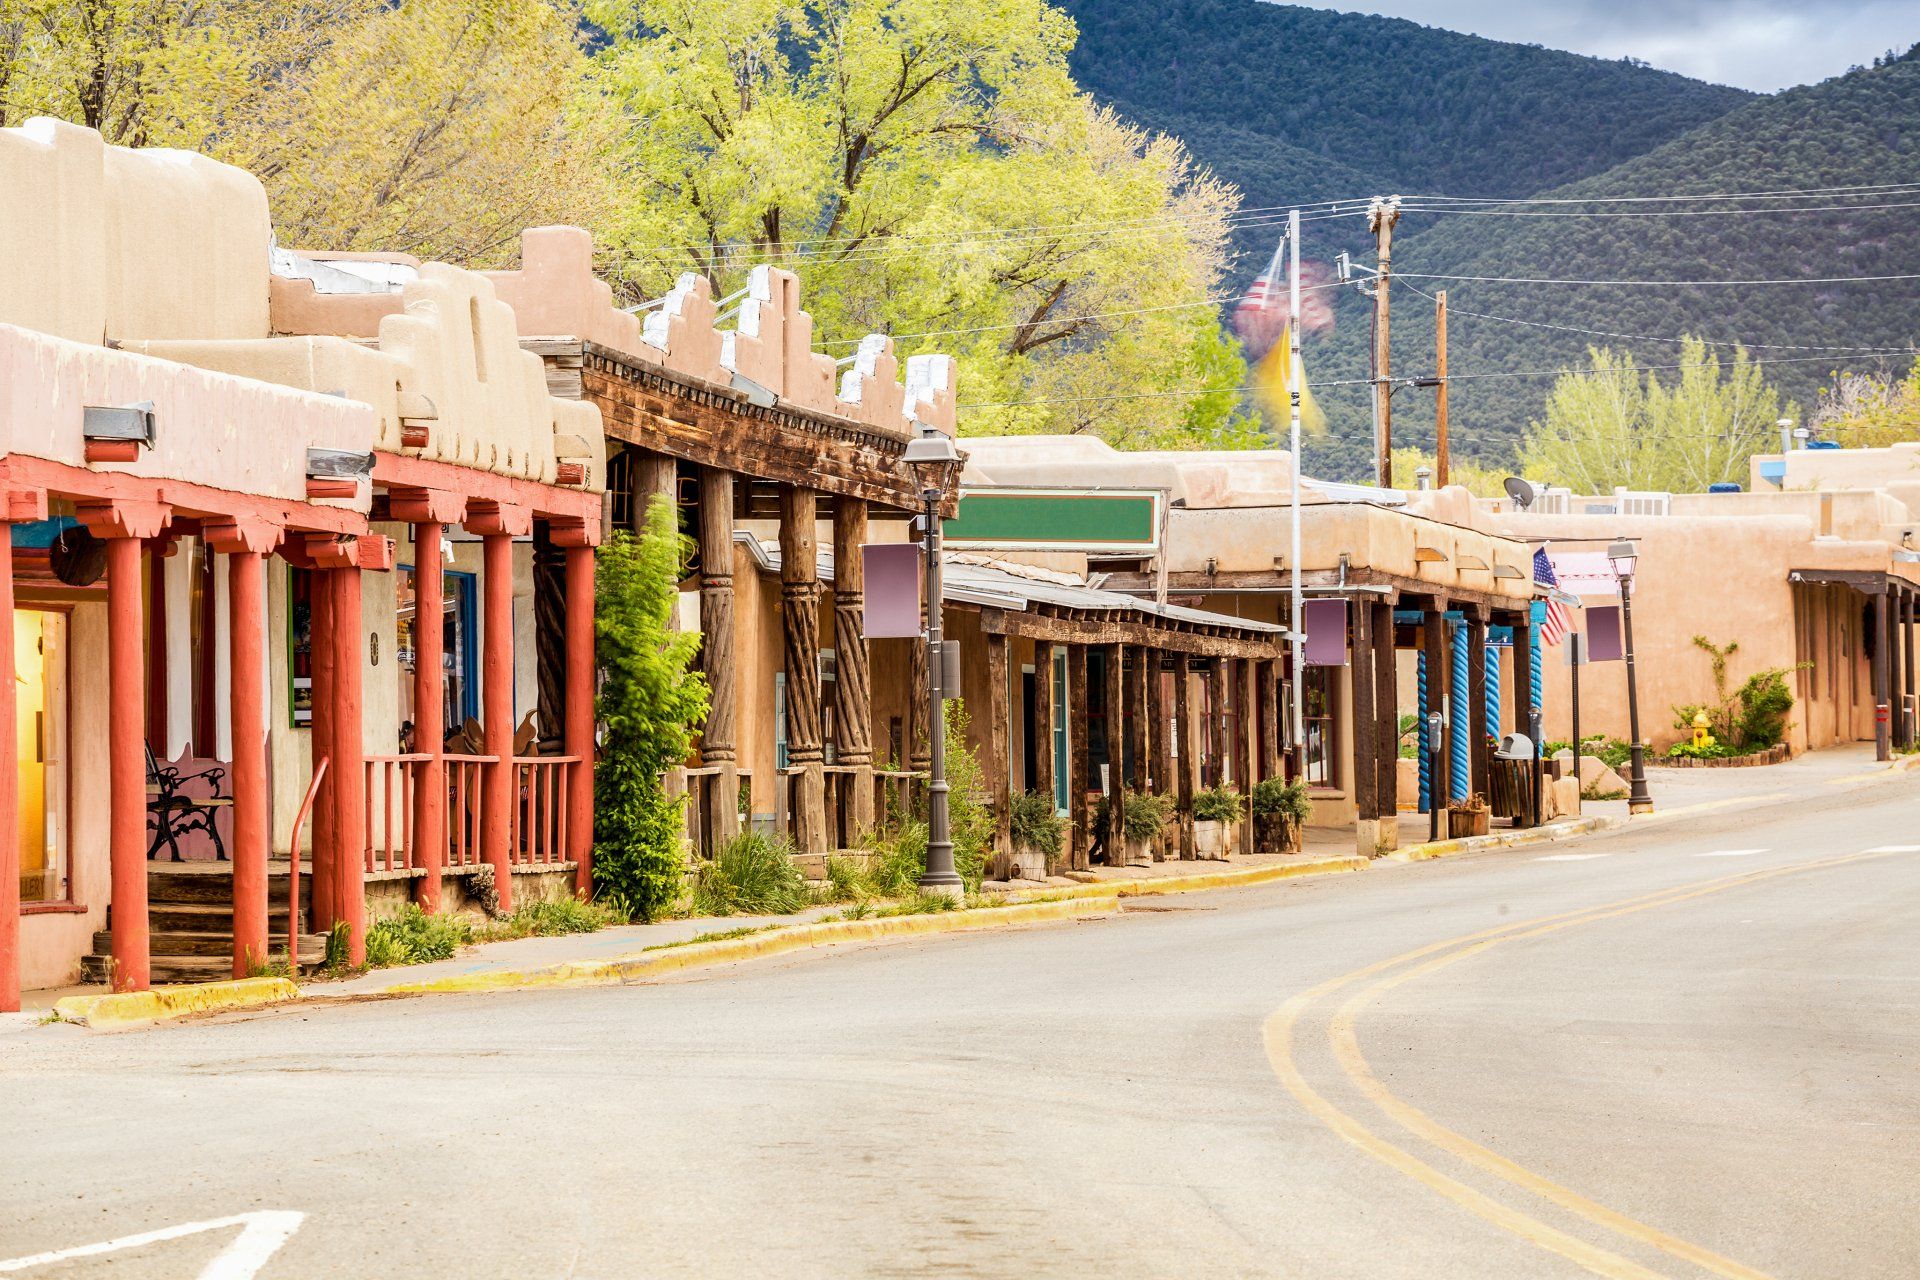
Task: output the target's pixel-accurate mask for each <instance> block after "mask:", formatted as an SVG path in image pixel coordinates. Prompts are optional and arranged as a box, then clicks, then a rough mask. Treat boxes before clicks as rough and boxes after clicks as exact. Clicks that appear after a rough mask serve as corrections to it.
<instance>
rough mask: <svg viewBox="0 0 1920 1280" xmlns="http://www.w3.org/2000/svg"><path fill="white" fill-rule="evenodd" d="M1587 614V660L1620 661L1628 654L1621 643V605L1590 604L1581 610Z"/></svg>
mask: <svg viewBox="0 0 1920 1280" xmlns="http://www.w3.org/2000/svg"><path fill="white" fill-rule="evenodd" d="M1581 612H1582V613H1584V614H1586V615H1587V661H1588V662H1618V661H1620V659H1621V658H1623V657H1625V656H1626V648H1625V646H1623V645H1622V644H1621V643H1620V606H1619V605H1617V604H1597V605H1596V604H1590V605H1588V606H1587V607H1586V608H1585V609H1583V610H1581Z"/></svg>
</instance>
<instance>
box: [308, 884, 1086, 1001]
mask: <svg viewBox="0 0 1920 1280" xmlns="http://www.w3.org/2000/svg"><path fill="white" fill-rule="evenodd" d="M1113 910H1114V902H1113V895H1112V894H1105V895H1101V896H1099V897H1078V898H1060V899H1056V900H1051V901H1045V902H1026V903H1019V904H1016V905H1014V906H1008V907H977V908H973V909H971V910H960V911H941V912H932V913H928V914H925V915H913V916H882V917H879V918H877V919H870V920H827V921H822V922H820V923H818V924H800V925H793V926H790V927H786V928H781V927H775V928H772V929H769V930H767V931H766V932H765V933H758V934H753V935H751V936H749V937H744V938H724V939H719V940H716V941H713V942H694V943H688V944H686V945H684V946H668V947H661V948H659V949H657V950H653V951H641V952H636V953H633V954H631V955H625V956H614V957H612V958H610V959H606V960H583V961H572V962H569V963H566V964H556V965H547V966H544V967H542V968H538V969H500V970H494V971H491V972H487V973H469V974H460V975H457V976H454V977H449V978H439V979H435V980H433V981H431V982H400V983H395V984H394V985H393V986H391V987H387V988H385V989H383V990H381V991H378V992H366V993H363V994H366V995H436V994H438V995H445V994H458V993H471V992H480V991H520V990H529V989H534V988H549V987H581V986H602V985H608V984H615V983H623V982H638V981H643V980H645V979H648V978H658V977H663V976H665V975H667V974H673V973H684V972H686V971H688V970H690V969H705V968H708V967H711V966H713V965H720V964H733V963H735V962H737V961H741V960H754V959H759V958H763V957H766V956H777V955H784V954H786V953H787V952H790V951H804V950H808V949H809V948H812V947H821V946H831V945H833V944H835V943H842V942H876V941H880V940H883V939H887V938H912V937H924V936H926V935H929V934H937V933H961V932H967V931H970V930H975V929H995V928H1001V927H1004V926H1007V925H1021V924H1046V923H1050V922H1053V921H1057V920H1073V919H1080V918H1084V917H1089V916H1097V915H1104V914H1107V913H1109V912H1111V911H1113ZM314 995H315V996H316V997H320V998H324V996H323V994H322V993H319V992H316V993H314Z"/></svg>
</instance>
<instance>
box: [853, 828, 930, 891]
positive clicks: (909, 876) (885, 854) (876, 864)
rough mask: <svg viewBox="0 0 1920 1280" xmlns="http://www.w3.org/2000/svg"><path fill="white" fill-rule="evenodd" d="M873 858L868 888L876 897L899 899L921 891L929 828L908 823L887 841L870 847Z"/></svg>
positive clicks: (868, 868) (868, 871) (872, 842)
mask: <svg viewBox="0 0 1920 1280" xmlns="http://www.w3.org/2000/svg"><path fill="white" fill-rule="evenodd" d="M868 847H869V849H871V850H872V852H873V855H874V856H873V858H872V860H871V861H870V862H868V863H867V885H868V887H869V888H870V889H871V891H872V892H873V893H874V894H875V896H877V897H882V898H897V897H899V896H900V895H902V894H907V893H914V892H917V891H918V886H919V884H920V875H921V873H922V872H924V871H925V870H926V869H927V824H926V823H924V822H907V823H903V824H901V825H900V826H899V827H898V828H896V829H895V830H894V832H893V834H892V835H891V836H889V837H887V838H885V839H876V840H873V841H871V842H870V843H869V845H868Z"/></svg>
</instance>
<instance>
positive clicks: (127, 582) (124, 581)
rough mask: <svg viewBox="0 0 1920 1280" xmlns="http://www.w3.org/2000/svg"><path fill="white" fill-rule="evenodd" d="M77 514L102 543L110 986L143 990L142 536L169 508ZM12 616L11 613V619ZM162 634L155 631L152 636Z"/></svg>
mask: <svg viewBox="0 0 1920 1280" xmlns="http://www.w3.org/2000/svg"><path fill="white" fill-rule="evenodd" d="M77 510H78V513H79V516H80V519H81V520H83V521H85V522H86V525H87V527H88V528H89V529H91V530H92V531H93V533H94V534H95V535H96V536H98V537H101V538H104V539H105V540H106V543H107V702H108V713H107V789H108V796H109V803H108V833H109V834H108V851H109V852H108V856H109V858H110V859H111V864H112V875H111V877H110V880H111V885H112V888H111V896H110V899H109V902H108V913H109V917H110V921H111V926H112V935H113V989H114V990H115V991H145V990H146V989H147V987H148V986H149V985H150V984H151V979H152V972H153V970H152V961H151V956H150V954H149V951H148V945H147V753H146V732H145V728H144V723H143V722H144V720H145V718H146V656H145V654H144V653H142V648H143V646H144V645H145V643H146V637H145V635H144V630H145V620H144V617H143V613H142V610H141V607H140V606H141V592H140V586H141V583H140V542H141V540H142V539H144V538H153V537H157V536H159V533H160V530H161V528H162V527H163V526H164V525H165V524H166V522H167V518H168V516H169V515H170V514H171V513H170V511H169V509H168V507H167V505H166V504H165V503H160V502H144V501H138V500H131V499H127V500H120V501H89V502H82V503H80V504H78V505H77ZM11 622H12V619H11V618H9V619H8V623H9V625H11ZM158 642H159V638H158V637H155V643H158Z"/></svg>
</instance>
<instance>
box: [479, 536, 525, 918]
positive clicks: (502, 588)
mask: <svg viewBox="0 0 1920 1280" xmlns="http://www.w3.org/2000/svg"><path fill="white" fill-rule="evenodd" d="M466 525H467V528H468V529H470V530H472V531H473V532H475V533H477V534H479V535H480V541H481V561H480V563H481V579H482V581H481V584H480V587H481V601H482V603H481V612H482V614H483V615H484V618H483V627H482V634H481V640H480V728H481V747H480V750H481V754H483V755H488V756H492V757H493V763H492V764H490V765H488V766H486V780H485V782H484V783H483V784H482V786H481V789H480V856H481V857H482V858H483V859H485V861H486V862H487V864H488V865H489V866H491V867H492V868H493V878H494V888H495V891H496V892H497V894H498V895H499V899H500V910H502V911H511V910H513V866H512V857H511V852H512V851H511V849H510V848H509V844H510V842H511V840H512V838H513V806H514V803H515V796H514V792H515V791H516V790H517V788H516V786H515V781H514V780H515V774H516V769H515V766H514V763H513V729H514V724H513V540H514V539H515V538H516V537H526V536H527V535H528V534H530V533H532V532H533V512H532V510H531V509H530V508H527V507H518V506H511V505H509V504H507V503H502V502H474V503H471V504H469V506H468V510H467V520H466Z"/></svg>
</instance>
